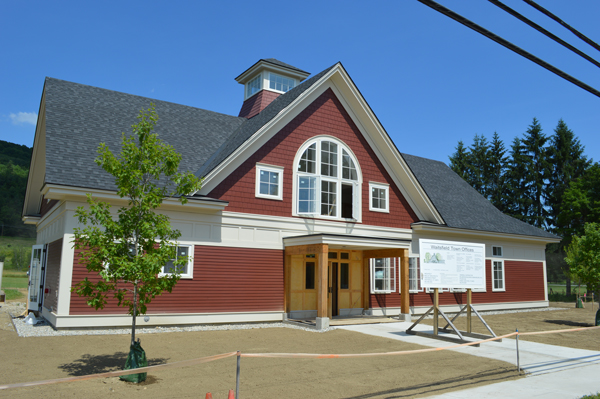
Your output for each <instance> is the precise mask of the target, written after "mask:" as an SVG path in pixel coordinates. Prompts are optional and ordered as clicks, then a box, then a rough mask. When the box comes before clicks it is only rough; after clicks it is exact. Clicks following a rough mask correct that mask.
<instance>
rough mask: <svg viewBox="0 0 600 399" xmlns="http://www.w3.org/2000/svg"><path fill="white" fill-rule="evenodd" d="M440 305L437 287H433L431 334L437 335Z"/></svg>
mask: <svg viewBox="0 0 600 399" xmlns="http://www.w3.org/2000/svg"><path fill="white" fill-rule="evenodd" d="M439 306H440V297H439V295H438V289H437V288H434V289H433V335H438V311H439Z"/></svg>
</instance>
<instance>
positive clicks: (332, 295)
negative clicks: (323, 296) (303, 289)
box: [327, 262, 340, 317]
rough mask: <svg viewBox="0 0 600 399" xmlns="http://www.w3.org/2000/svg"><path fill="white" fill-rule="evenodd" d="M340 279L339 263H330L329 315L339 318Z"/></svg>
mask: <svg viewBox="0 0 600 399" xmlns="http://www.w3.org/2000/svg"><path fill="white" fill-rule="evenodd" d="M338 280H339V277H338V263H337V262H329V282H328V286H329V288H328V293H327V296H328V297H329V298H328V299H329V300H328V302H329V314H330V315H331V317H333V316H337V315H339V314H340V312H339V305H338V287H339V281H338Z"/></svg>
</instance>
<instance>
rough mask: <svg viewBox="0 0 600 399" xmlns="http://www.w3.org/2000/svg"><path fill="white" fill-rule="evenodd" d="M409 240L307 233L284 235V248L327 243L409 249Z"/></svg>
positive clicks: (340, 246)
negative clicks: (293, 235) (302, 234)
mask: <svg viewBox="0 0 600 399" xmlns="http://www.w3.org/2000/svg"><path fill="white" fill-rule="evenodd" d="M410 243H411V240H399V239H395V238H381V237H364V236H356V235H348V234H323V233H321V234H309V235H304V236H295V237H285V238H284V239H283V245H284V247H285V248H288V247H294V246H299V245H323V244H326V245H328V247H329V248H331V249H348V250H350V249H353V250H361V251H368V250H378V249H398V248H403V249H409V247H410Z"/></svg>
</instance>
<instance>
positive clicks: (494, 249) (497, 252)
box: [492, 247, 502, 256]
mask: <svg viewBox="0 0 600 399" xmlns="http://www.w3.org/2000/svg"><path fill="white" fill-rule="evenodd" d="M492 256H502V247H492Z"/></svg>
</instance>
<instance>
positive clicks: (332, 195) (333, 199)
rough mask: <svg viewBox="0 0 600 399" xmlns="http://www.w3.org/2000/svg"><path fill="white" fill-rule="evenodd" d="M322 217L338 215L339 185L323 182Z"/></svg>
mask: <svg viewBox="0 0 600 399" xmlns="http://www.w3.org/2000/svg"><path fill="white" fill-rule="evenodd" d="M321 215H327V216H335V215H337V183H336V182H332V181H327V180H323V181H322V182H321Z"/></svg>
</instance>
